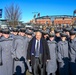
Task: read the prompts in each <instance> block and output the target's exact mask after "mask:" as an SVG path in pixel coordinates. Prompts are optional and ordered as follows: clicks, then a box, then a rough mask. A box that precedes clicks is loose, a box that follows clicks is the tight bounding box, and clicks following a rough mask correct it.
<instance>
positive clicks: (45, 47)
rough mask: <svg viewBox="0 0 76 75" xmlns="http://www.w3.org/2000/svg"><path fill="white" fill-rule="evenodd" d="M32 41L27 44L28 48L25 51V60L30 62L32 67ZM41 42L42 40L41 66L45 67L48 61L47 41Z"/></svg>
mask: <svg viewBox="0 0 76 75" xmlns="http://www.w3.org/2000/svg"><path fill="white" fill-rule="evenodd" d="M33 39H34V38H33ZM33 39H32V40H31V41H30V42H29V46H28V49H27V60H31V64H32V66H33V65H34V62H35V55H31V48H32V42H33ZM41 40H42V46H43V53H42V63H43V65H45V64H46V61H47V60H49V59H50V54H49V47H48V44H47V41H46V40H45V39H43V38H41ZM34 51H35V50H34Z"/></svg>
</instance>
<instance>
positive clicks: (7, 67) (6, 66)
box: [0, 37, 13, 75]
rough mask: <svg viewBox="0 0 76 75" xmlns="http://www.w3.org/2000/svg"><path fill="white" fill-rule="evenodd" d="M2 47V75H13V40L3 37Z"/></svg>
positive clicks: (0, 69)
mask: <svg viewBox="0 0 76 75" xmlns="http://www.w3.org/2000/svg"><path fill="white" fill-rule="evenodd" d="M0 46H1V50H2V56H1V57H2V66H0V75H13V58H12V56H13V39H12V38H7V39H6V38H4V37H2V38H1V41H0Z"/></svg>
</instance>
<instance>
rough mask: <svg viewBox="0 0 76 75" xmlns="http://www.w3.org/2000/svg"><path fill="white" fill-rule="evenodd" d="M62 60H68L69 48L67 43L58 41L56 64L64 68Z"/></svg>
mask: <svg viewBox="0 0 76 75" xmlns="http://www.w3.org/2000/svg"><path fill="white" fill-rule="evenodd" d="M63 58H69V47H68V42H67V41H60V42H59V43H58V62H59V63H61V64H60V67H63V66H64V61H63Z"/></svg>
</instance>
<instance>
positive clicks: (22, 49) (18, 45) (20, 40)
mask: <svg viewBox="0 0 76 75" xmlns="http://www.w3.org/2000/svg"><path fill="white" fill-rule="evenodd" d="M27 47H28V39H27V38H25V37H22V36H17V38H16V39H15V41H14V49H15V58H18V59H19V60H18V61H16V60H15V61H14V72H16V69H17V66H20V67H21V73H24V72H25V64H24V63H25V62H27V60H26V55H27ZM22 58H23V59H24V60H23V59H22Z"/></svg>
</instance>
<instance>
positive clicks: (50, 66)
mask: <svg viewBox="0 0 76 75" xmlns="http://www.w3.org/2000/svg"><path fill="white" fill-rule="evenodd" d="M48 46H49V50H50V51H49V52H50V58H51V59H50V61H48V62H47V63H46V71H47V72H48V73H54V72H56V70H57V61H56V59H57V56H56V55H57V43H56V42H55V41H48Z"/></svg>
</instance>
